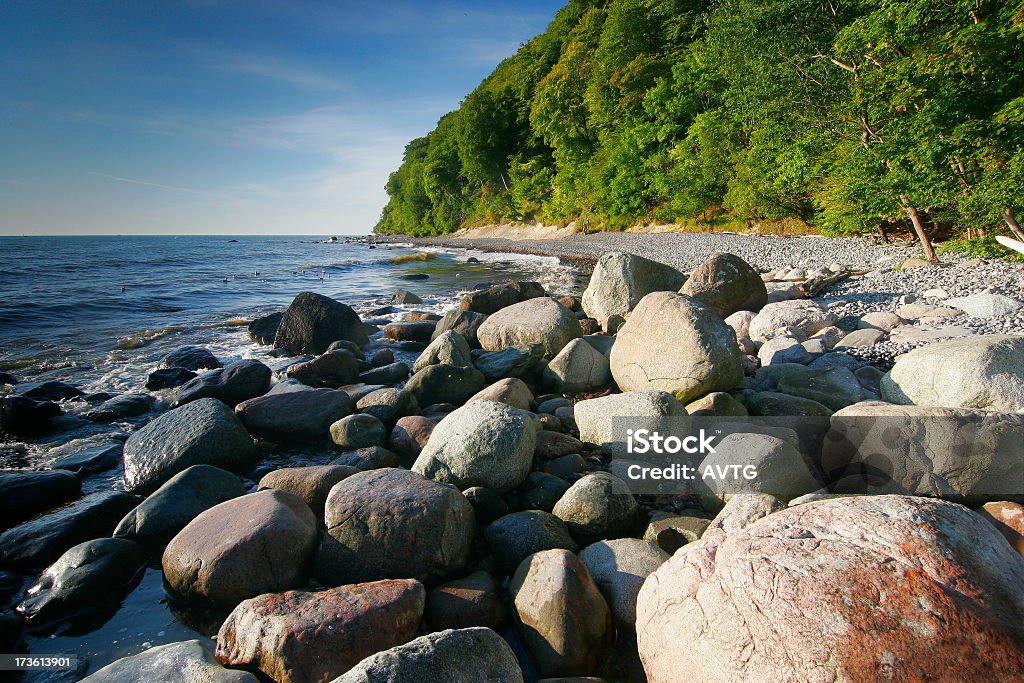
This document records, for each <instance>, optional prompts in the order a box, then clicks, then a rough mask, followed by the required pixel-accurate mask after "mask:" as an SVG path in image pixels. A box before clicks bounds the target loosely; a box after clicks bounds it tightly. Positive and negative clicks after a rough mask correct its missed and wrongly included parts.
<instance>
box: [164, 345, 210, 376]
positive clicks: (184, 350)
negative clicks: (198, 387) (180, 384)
mask: <svg viewBox="0 0 1024 683" xmlns="http://www.w3.org/2000/svg"><path fill="white" fill-rule="evenodd" d="M161 364H162V365H163V366H164V367H165V368H185V369H186V370H193V371H195V370H214V369H216V368H219V367H220V366H221V363H220V361H219V360H217V357H216V356H214V355H213V354H212V353H210V351H209V350H207V349H204V348H203V347H201V346H182V347H181V348H178V349H175V350H174V351H171V352H170V353H169V354H167V355H166V356H164V359H163V361H162V362H161Z"/></svg>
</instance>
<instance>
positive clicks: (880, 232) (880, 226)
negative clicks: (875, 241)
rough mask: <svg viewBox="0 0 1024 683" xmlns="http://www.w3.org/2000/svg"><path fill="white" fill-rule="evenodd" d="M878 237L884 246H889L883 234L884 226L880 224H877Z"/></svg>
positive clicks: (887, 237) (885, 235) (887, 238)
mask: <svg viewBox="0 0 1024 683" xmlns="http://www.w3.org/2000/svg"><path fill="white" fill-rule="evenodd" d="M877 227H878V236H879V237H881V238H882V242H883V243H884V244H889V236H888V235H887V234H885V225H883V224H882V223H879V224H878V226H877Z"/></svg>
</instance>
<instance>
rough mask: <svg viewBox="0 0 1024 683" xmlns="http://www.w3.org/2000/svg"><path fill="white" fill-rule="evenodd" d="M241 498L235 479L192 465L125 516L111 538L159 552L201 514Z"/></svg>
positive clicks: (239, 484) (214, 469) (239, 483)
mask: <svg viewBox="0 0 1024 683" xmlns="http://www.w3.org/2000/svg"><path fill="white" fill-rule="evenodd" d="M244 495H245V485H244V484H243V483H242V480H241V479H239V478H238V477H237V476H236V475H234V474H232V473H230V472H225V471H224V470H222V469H219V468H217V467H212V466H210V465H193V466H192V467H189V468H188V469H187V470H185V471H184V472H179V473H178V474H176V475H174V476H173V477H171V478H170V479H169V480H168V481H167V483H166V484H164V485H163V486H161V487H160V488H158V489H157V490H156V492H154V493H153V494H151V495H150V496H148V497H147V498H146V500H144V501H142V503H140V504H139V506H138V507H136V508H135V509H134V510H132V511H131V512H129V513H128V514H127V515H125V516H124V518H123V519H121V521H120V522H119V523H118V525H117V528H116V529H114V537H115V538H126V539H129V540H132V541H136V542H138V543H141V544H142V545H144V546H146V547H148V548H160V549H162V548H163V547H164V546H166V545H167V544H168V543H169V542H170V540H171V539H172V538H174V537H175V536H176V535H177V534H178V532H179V531H181V530H182V529H184V528H185V526H186V525H187V524H188V523H189V522H191V521H192V520H193V519H195V518H196V517H197V516H199V514H200V513H201V512H204V511H206V510H209V509H210V508H212V507H213V506H214V505H219V504H221V503H223V502H225V501H228V500H231V499H232V498H238V497H239V496H244Z"/></svg>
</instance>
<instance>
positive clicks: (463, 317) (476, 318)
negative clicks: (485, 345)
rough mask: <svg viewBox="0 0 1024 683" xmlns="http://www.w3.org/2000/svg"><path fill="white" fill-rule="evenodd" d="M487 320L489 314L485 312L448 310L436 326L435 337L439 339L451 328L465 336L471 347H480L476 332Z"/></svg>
mask: <svg viewBox="0 0 1024 683" xmlns="http://www.w3.org/2000/svg"><path fill="white" fill-rule="evenodd" d="M485 320H487V316H486V315H484V314H483V313H474V312H473V311H460V310H454V311H448V312H447V313H445V314H444V315H443V316H442V317H441V319H440V320H438V321H437V324H436V325H435V327H434V334H433V338H434V339H437V338H438V337H439V336H441V335H442V334H444V333H445V332H447V331H448V330H451V331H452V332H457V333H459V334H461V335H462V336H463V337H465V338H466V341H467V342H468V343H469V345H470V346H471V347H473V348H480V342H479V341H478V340H477V338H476V332H477V330H479V329H480V325H482V324H483V322H484V321H485Z"/></svg>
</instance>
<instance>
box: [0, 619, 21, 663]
mask: <svg viewBox="0 0 1024 683" xmlns="http://www.w3.org/2000/svg"><path fill="white" fill-rule="evenodd" d="M20 640H21V619H20V618H19V617H18V615H17V614H15V613H14V612H0V650H2V651H3V652H17V651H18V649H19V641H20ZM14 675H15V676H16V675H17V674H14Z"/></svg>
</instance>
